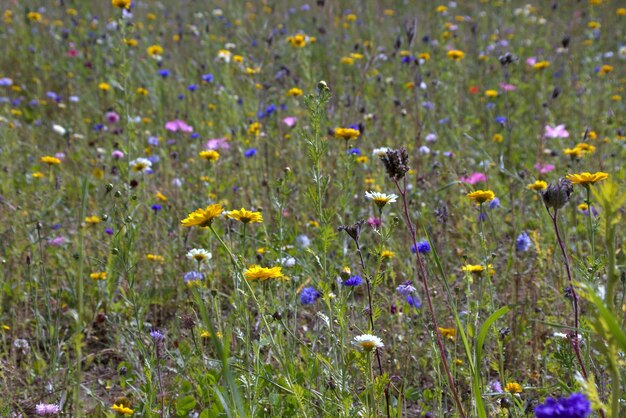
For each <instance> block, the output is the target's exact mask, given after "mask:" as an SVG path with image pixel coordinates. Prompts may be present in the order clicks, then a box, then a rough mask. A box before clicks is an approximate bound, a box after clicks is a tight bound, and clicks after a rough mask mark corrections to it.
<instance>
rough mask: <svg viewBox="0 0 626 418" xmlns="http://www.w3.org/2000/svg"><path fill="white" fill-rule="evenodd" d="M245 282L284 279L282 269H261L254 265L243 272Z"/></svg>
mask: <svg viewBox="0 0 626 418" xmlns="http://www.w3.org/2000/svg"><path fill="white" fill-rule="evenodd" d="M243 275H244V277H245V278H246V280H261V281H265V280H269V279H282V278H284V276H283V272H282V267H271V268H267V267H261V266H257V265H256V264H254V265H252V266H250V267H248V269H247V270H246V271H244V272H243Z"/></svg>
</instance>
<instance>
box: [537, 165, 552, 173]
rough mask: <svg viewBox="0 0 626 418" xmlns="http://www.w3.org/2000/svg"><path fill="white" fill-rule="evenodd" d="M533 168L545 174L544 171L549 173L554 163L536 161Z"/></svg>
mask: <svg viewBox="0 0 626 418" xmlns="http://www.w3.org/2000/svg"><path fill="white" fill-rule="evenodd" d="M535 170H537V171H539V173H540V174H546V173H549V172H550V171H552V170H554V165H553V164H544V163H537V164H535Z"/></svg>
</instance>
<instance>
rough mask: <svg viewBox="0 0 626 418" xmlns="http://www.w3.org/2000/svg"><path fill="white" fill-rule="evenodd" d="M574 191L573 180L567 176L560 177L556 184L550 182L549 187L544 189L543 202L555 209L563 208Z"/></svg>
mask: <svg viewBox="0 0 626 418" xmlns="http://www.w3.org/2000/svg"><path fill="white" fill-rule="evenodd" d="M573 192H574V188H573V187H572V182H571V181H569V180H567V179H566V178H560V179H559V181H558V182H557V183H556V184H554V183H550V185H549V186H548V188H547V189H546V190H544V192H543V193H542V195H543V202H544V203H545V205H546V206H547V207H549V208H553V209H554V210H557V209H561V208H562V207H563V206H565V204H566V203H567V202H569V199H570V196H571V195H572V193H573Z"/></svg>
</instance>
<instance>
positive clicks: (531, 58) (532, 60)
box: [526, 57, 537, 67]
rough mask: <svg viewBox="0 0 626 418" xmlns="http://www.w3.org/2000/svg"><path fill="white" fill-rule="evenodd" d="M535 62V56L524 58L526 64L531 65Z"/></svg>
mask: <svg viewBox="0 0 626 418" xmlns="http://www.w3.org/2000/svg"><path fill="white" fill-rule="evenodd" d="M536 63H537V58H536V57H530V58H526V64H527V65H530V66H531V67H532V66H533V65H535V64H536Z"/></svg>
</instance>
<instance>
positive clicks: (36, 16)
mask: <svg viewBox="0 0 626 418" xmlns="http://www.w3.org/2000/svg"><path fill="white" fill-rule="evenodd" d="M26 17H28V20H30V21H31V22H41V14H40V13H37V12H30V13H28V14H27V15H26Z"/></svg>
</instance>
